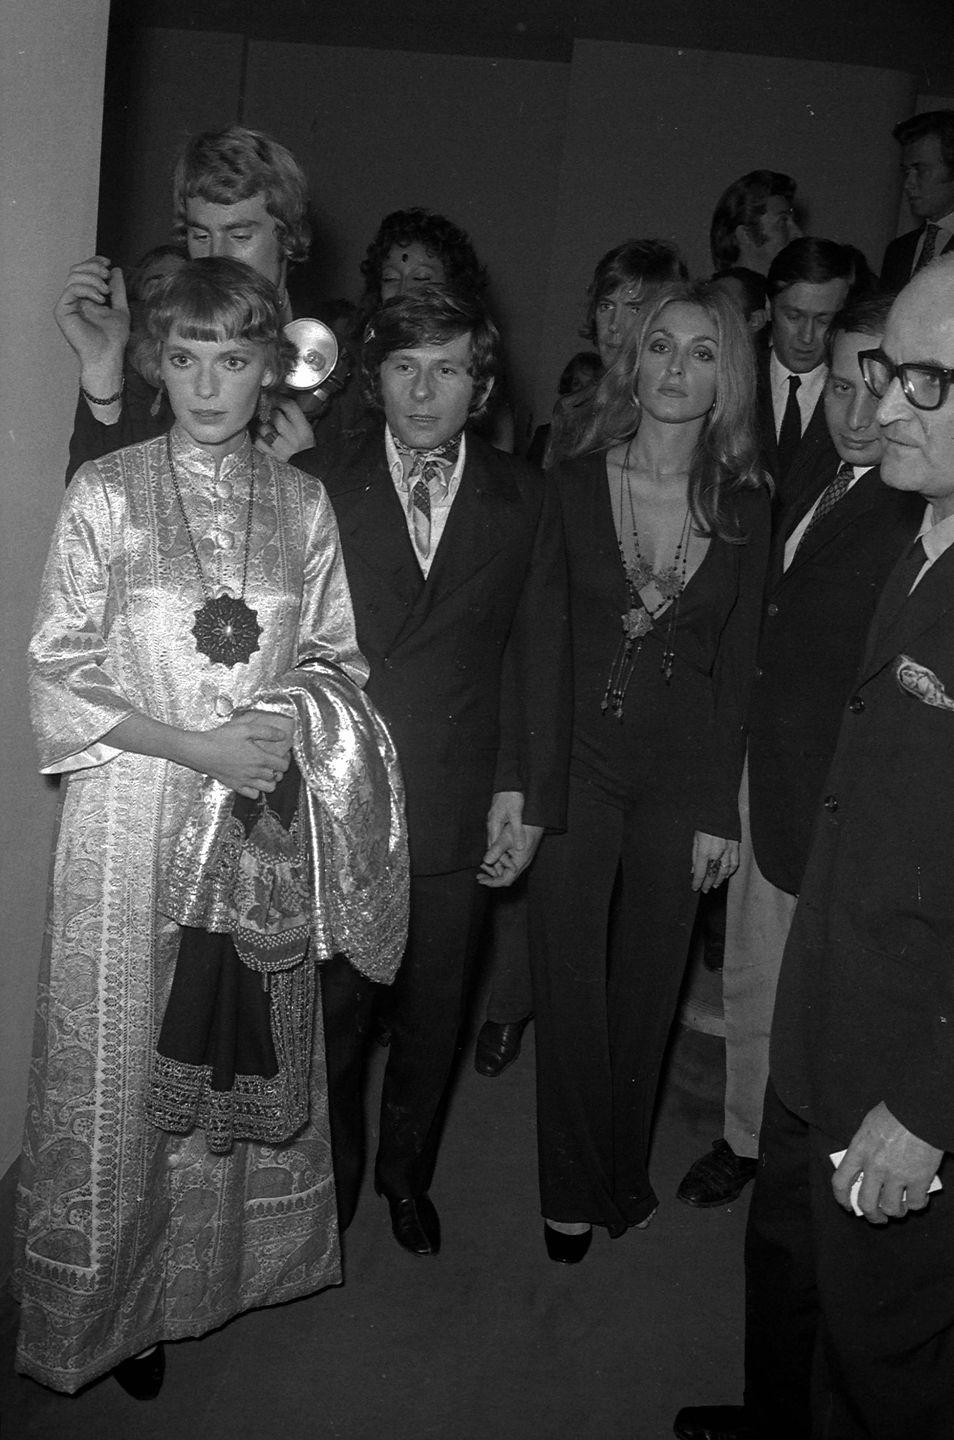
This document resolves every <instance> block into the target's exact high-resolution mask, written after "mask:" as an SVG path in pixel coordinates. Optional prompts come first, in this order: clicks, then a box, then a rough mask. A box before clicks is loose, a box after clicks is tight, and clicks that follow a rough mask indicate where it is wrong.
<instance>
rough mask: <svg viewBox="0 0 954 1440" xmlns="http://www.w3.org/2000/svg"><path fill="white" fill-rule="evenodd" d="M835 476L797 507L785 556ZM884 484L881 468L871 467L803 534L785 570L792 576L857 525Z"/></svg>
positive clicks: (788, 526) (786, 533) (786, 529)
mask: <svg viewBox="0 0 954 1440" xmlns="http://www.w3.org/2000/svg"><path fill="white" fill-rule="evenodd" d="M833 479H834V474H832V475H831V476H829V478H828V480H826V481H825V482H824V485H823V486H822V489H821V490H817V491H816V493H815V495H813V496H811V497H810V498H808V499H806V500H803V501H802V502H801V503H799V504H797V505H795V506H793V508H792V512H791V514H792V518H791V521H790V523H789V522H787V523H785V525H784V526H783V530H784V535H783V536H782V537H780V539H781V553H782V557H783V558H784V553H785V544H786V543H787V541H788V538H789V536H790V535H791V533H792V531H793V530H795V529H796V527H797V526H798V524H799V522H800V521H801V520H804V518H805V516H806V514H807V513H808V511H809V510H810V509H811V507H812V505H814V503H815V500H816V499H818V498H819V496H820V495H821V494H822V491H823V490H824V489H826V488H827V486H828V485H829V484H830V482H831V480H833ZM881 483H882V481H881V471H880V469H879V468H878V467H877V466H875V467H874V469H872V470H869V471H868V472H867V474H865V475H862V476H861V477H860V479H858V480H857V481H856V482H855V484H854V485H852V487H851V489H850V490H849V491H848V494H847V495H844V496H843V497H842V498H841V500H839V501H838V504H837V505H836V506H835V507H834V509H832V510H830V511H829V512H828V514H827V515H826V516H824V518H823V519H821V520H819V522H818V524H817V525H813V526H812V527H811V529H810V530H809V532H808V533H807V534H806V535H804V536H803V537H802V540H801V543H800V544H799V546H798V548H797V550H796V551H795V554H794V555H793V557H792V563H791V565H789V567H788V569H787V570H786V571H785V572H784V573H785V575H786V576H788V575H791V573H792V571H793V570H797V569H798V567H799V566H800V565H804V563H805V561H806V560H813V559H814V558H815V556H816V555H817V554H818V552H819V550H822V549H824V547H825V546H826V545H829V544H830V543H831V541H832V540H834V539H835V537H836V536H837V535H839V534H840V533H841V532H842V530H844V528H845V526H846V525H852V524H854V523H855V522H856V521H857V520H858V519H859V518H860V516H862V515H864V513H865V512H866V511H867V510H870V509H871V507H872V505H873V504H874V503H875V501H876V500H877V498H878V487H879V486H880V485H881ZM773 558H774V556H773Z"/></svg>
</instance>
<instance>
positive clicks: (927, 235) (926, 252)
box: [914, 225, 941, 275]
mask: <svg viewBox="0 0 954 1440" xmlns="http://www.w3.org/2000/svg"><path fill="white" fill-rule="evenodd" d="M940 233H941V227H940V225H925V227H924V244H923V245H922V246H921V253H920V255H919V256H918V263H917V265H915V267H914V273H915V275H916V274H917V273H918V271H919V270H923V269H924V267H925V265H930V263H931V261H932V260H933V259H934V255H935V252H936V250H937V237H938V236H939V235H940Z"/></svg>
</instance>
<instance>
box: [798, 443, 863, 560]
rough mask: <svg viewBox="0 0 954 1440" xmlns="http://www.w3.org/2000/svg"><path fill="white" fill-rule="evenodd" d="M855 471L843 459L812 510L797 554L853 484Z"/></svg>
mask: <svg viewBox="0 0 954 1440" xmlns="http://www.w3.org/2000/svg"><path fill="white" fill-rule="evenodd" d="M854 473H855V467H854V466H853V465H849V463H848V461H847V460H842V462H841V464H840V465H839V466H838V469H837V470H836V471H835V478H834V480H832V481H831V482H830V483H829V484H828V485H826V486H825V489H824V490H823V491H822V493H821V498H820V499H819V501H818V504H817V505H816V506H815V509H814V510H813V511H812V518H811V519H810V520H809V522H808V524H807V525H806V526H805V533H804V534H803V535H802V538H801V540H799V542H798V545H797V546H796V548H795V554H796V555H797V554H798V552H799V550H801V548H802V546H803V545H804V544H805V541H806V540H807V539H808V537H809V535H810V534H811V533H812V531H813V530H814V528H815V526H816V525H817V524H818V522H819V520H824V518H825V516H826V515H828V514H830V512H831V511H832V510H834V508H835V506H836V505H837V504H838V501H839V500H840V499H841V497H842V496H843V495H844V494H845V493H846V492H847V490H848V486H849V485H850V484H851V482H852V479H853V478H854Z"/></svg>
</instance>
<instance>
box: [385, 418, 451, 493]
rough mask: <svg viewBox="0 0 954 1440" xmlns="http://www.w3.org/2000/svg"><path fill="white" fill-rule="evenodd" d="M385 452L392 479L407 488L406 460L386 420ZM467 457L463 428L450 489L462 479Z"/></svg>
mask: <svg viewBox="0 0 954 1440" xmlns="http://www.w3.org/2000/svg"><path fill="white" fill-rule="evenodd" d="M384 452H385V455H386V456H387V462H388V469H389V470H390V472H391V479H392V480H393V481H394V483H395V485H398V486H400V488H401V489H402V490H407V488H408V487H407V481H406V480H405V478H404V462H403V460H402V459H401V456H400V455H399V453H398V448H397V446H396V445H395V443H394V436H393V435H392V434H391V427H390V425H388V424H387V422H385V426H384ZM466 457H467V436H466V433H465V432H464V431H463V430H462V431H461V435H460V451H459V453H458V456H457V460H456V462H455V464H454V468H453V470H452V471H451V473H450V479H449V481H448V489H450V487H451V486H453V485H456V484H457V482H458V480H459V479H460V477H461V474H462V472H463V469H464V461H465V459H466Z"/></svg>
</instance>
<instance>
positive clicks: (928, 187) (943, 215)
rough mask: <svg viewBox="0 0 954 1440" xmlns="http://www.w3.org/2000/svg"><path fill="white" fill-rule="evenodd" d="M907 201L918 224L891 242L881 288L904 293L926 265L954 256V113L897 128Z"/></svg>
mask: <svg viewBox="0 0 954 1440" xmlns="http://www.w3.org/2000/svg"><path fill="white" fill-rule="evenodd" d="M894 138H895V140H897V141H898V143H899V145H900V146H901V169H902V170H903V172H904V198H905V199H906V200H907V202H908V209H909V210H910V211H911V214H912V215H913V216H914V218H915V220H917V221H918V224H917V226H916V228H915V229H914V230H908V231H907V232H906V234H904V235H899V236H898V238H897V240H892V241H891V243H890V245H889V246H888V248H887V249H886V250H885V252H884V260H883V261H882V263H881V283H882V285H883V286H884V288H885V289H886V290H892V291H895V290H900V289H901V288H902V286H904V285H907V283H908V281H909V280H910V279H911V277H912V275H915V274H917V272H918V270H920V269H921V268H922V267H923V266H924V265H928V264H930V262H931V261H932V260H934V259H936V258H937V256H939V255H946V254H949V253H951V252H954V110H926V111H924V112H922V114H920V115H912V116H911V118H910V120H902V121H901V123H900V125H896V126H895V127H894Z"/></svg>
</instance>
